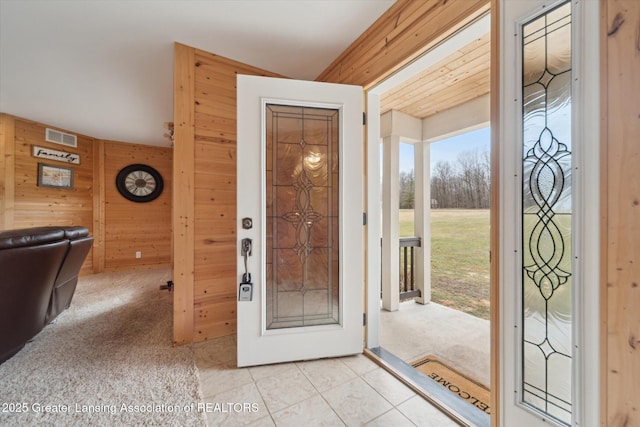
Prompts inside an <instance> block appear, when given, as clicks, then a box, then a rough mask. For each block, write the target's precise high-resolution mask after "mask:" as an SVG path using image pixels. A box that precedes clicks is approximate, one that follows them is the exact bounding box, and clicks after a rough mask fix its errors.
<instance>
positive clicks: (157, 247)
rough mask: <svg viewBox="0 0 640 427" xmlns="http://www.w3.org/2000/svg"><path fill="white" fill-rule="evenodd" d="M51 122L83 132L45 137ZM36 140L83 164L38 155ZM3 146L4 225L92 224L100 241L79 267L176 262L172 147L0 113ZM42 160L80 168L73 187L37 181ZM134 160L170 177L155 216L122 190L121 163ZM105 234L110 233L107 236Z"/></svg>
mask: <svg viewBox="0 0 640 427" xmlns="http://www.w3.org/2000/svg"><path fill="white" fill-rule="evenodd" d="M47 127H49V128H52V129H56V130H59V131H63V132H67V133H71V134H73V135H77V137H78V147H77V148H73V147H67V146H63V145H59V144H54V143H50V142H47V141H45V129H46V128H47ZM33 145H37V146H40V147H47V148H51V149H54V150H58V151H64V152H69V153H75V154H79V155H80V164H79V165H69V164H65V163H61V162H56V161H50V160H43V159H38V158H36V157H33V156H32V146H33ZM0 154H3V156H2V162H1V163H0V195H2V198H1V199H0V209H1V213H0V214H1V215H2V216H1V217H0V218H2V221H1V222H0V229H3V230H6V229H13V228H26V227H36V226H43V225H83V226H86V227H88V228H89V230H90V233H91V235H93V236H94V245H93V250H92V252H91V253H90V254H89V255H88V256H87V259H86V261H85V263H84V265H83V268H82V271H81V274H90V273H97V272H101V271H103V270H104V269H105V267H107V268H108V269H109V270H116V269H128V268H132V267H137V266H141V265H169V264H170V262H171V230H170V228H171V205H170V200H171V178H172V169H171V157H172V150H171V149H170V148H161V147H152V146H146V145H139V144H128V143H116V142H105V141H101V140H97V139H95V138H93V137H90V136H86V135H81V134H78V133H77V132H74V131H72V130H66V129H60V128H57V127H54V126H48V125H45V124H42V123H37V122H34V121H31V120H27V119H22V118H18V117H13V116H10V115H7V114H0ZM39 162H41V163H46V164H50V165H61V166H70V167H71V168H72V169H73V171H74V188H73V189H70V190H65V189H58V188H50V187H38V185H37V182H38V175H37V174H38V163H39ZM131 163H148V164H149V165H151V166H153V167H155V168H156V169H158V170H159V171H160V172H161V173H162V175H163V177H164V178H165V180H166V181H168V182H166V183H165V193H164V194H163V195H162V196H160V198H159V199H158V200H156V201H154V202H151V203H149V205H151V204H154V206H153V216H152V217H150V215H149V210H148V208H149V206H147V209H144V208H143V207H142V205H143V204H138V203H133V202H129V201H127V200H126V199H124V198H123V197H121V196H120V195H119V194H117V196H116V189H115V174H117V171H116V169H117V170H119V168H121V167H123V166H124V165H126V164H131ZM105 195H107V196H108V197H107V196H105ZM122 201H125V202H127V204H123V203H122ZM156 202H157V203H156ZM132 224H135V225H133V226H132ZM105 235H106V236H109V239H108V241H107V240H106V239H105V237H104V236H105ZM151 240H154V242H153V243H151ZM136 248H138V249H136ZM131 250H133V252H131ZM136 250H141V251H142V254H143V256H142V258H141V259H138V260H136V259H135V251H136ZM147 254H148V256H146V255H147ZM107 260H108V261H107ZM131 260H133V261H134V262H131Z"/></svg>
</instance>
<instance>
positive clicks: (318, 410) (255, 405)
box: [193, 336, 457, 427]
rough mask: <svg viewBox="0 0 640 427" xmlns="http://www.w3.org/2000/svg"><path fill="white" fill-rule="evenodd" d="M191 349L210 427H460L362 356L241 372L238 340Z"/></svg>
mask: <svg viewBox="0 0 640 427" xmlns="http://www.w3.org/2000/svg"><path fill="white" fill-rule="evenodd" d="M193 349H194V352H195V356H196V363H197V366H198V370H199V373H200V385H201V390H202V396H203V400H204V402H205V404H209V408H210V410H209V411H208V412H207V422H208V425H209V426H211V427H213V426H278V427H280V426H295V427H297V426H329V427H334V426H384V427H387V426H394V427H402V426H425V427H429V426H433V427H446V426H456V425H457V424H456V423H455V422H453V421H452V420H451V419H449V418H448V417H447V416H446V415H444V414H443V413H441V412H440V411H438V409H436V408H435V407H434V406H432V405H431V404H430V403H428V402H427V401H426V400H424V399H423V398H422V397H420V396H418V395H416V394H415V393H414V392H413V391H411V390H410V389H409V388H407V387H406V386H405V385H404V384H402V383H401V382H399V381H398V380H397V379H396V378H394V377H393V376H392V375H391V374H389V373H388V372H386V371H385V370H384V369H382V368H380V367H379V366H378V365H377V364H375V363H374V362H373V361H371V360H370V359H369V358H367V357H366V356H364V355H361V354H360V355H356V356H348V357H340V358H334V359H321V360H313V361H305V362H296V363H283V364H278V365H268V366H260V367H254V368H237V367H236V365H235V360H236V341H235V336H229V337H222V338H217V339H214V340H210V341H206V342H202V343H198V344H193Z"/></svg>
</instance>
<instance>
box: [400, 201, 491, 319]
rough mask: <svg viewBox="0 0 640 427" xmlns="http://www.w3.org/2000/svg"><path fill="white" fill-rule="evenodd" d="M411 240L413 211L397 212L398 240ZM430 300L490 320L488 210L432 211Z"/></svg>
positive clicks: (403, 210)
mask: <svg viewBox="0 0 640 427" xmlns="http://www.w3.org/2000/svg"><path fill="white" fill-rule="evenodd" d="M409 236H413V210H409V209H402V210H400V237H409ZM431 300H432V301H434V302H437V303H438V304H442V305H446V306H447V307H451V308H453V309H456V310H460V311H464V312H466V313H469V314H472V315H474V316H477V317H481V318H483V319H488V318H489V210H488V209H432V210H431Z"/></svg>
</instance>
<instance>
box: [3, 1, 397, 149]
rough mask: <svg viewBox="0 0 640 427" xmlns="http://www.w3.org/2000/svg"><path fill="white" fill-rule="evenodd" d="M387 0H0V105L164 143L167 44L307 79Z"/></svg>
mask: <svg viewBox="0 0 640 427" xmlns="http://www.w3.org/2000/svg"><path fill="white" fill-rule="evenodd" d="M393 3H394V0H199V1H193V0H182V1H180V0H159V1H158V0H154V1H152V0H127V1H125V0H84V1H80V0H30V1H26V0H22V1H21V0H0V112H3V113H8V114H12V115H15V116H18V117H23V118H26V119H30V120H35V121H38V122H42V123H45V124H48V125H51V126H56V127H60V128H63V129H67V130H70V131H72V132H77V133H82V134H86V135H89V136H93V137H96V138H100V139H107V140H115V141H125V142H133V143H139V144H149V145H161V146H168V145H169V142H168V140H167V139H166V138H165V137H163V134H164V133H165V132H166V130H165V128H164V123H165V122H170V121H173V80H172V79H173V43H174V42H180V43H183V44H186V45H189V46H193V47H196V48H199V49H202V50H205V51H208V52H212V53H216V54H219V55H222V56H226V57H228V58H232V59H235V60H238V61H241V62H244V63H247V64H250V65H254V66H257V67H260V68H263V69H266V70H269V71H273V72H276V73H280V74H282V75H285V76H288V77H291V78H296V79H306V80H313V79H314V78H315V77H316V76H318V75H319V74H320V73H321V72H322V71H323V70H324V69H325V68H326V67H327V66H328V65H329V64H330V63H331V62H332V61H333V60H334V59H335V58H336V57H337V56H338V55H339V54H340V53H342V51H343V50H344V49H345V48H347V47H348V46H349V45H350V44H351V43H352V42H353V41H354V40H355V39H356V38H357V37H358V36H359V35H360V34H361V33H362V32H364V31H365V30H366V29H367V28H368V27H369V26H370V25H371V24H372V23H373V22H374V21H375V20H376V19H377V18H378V17H379V16H380V15H382V13H384V11H385V10H387V9H388V8H389V7H390V6H391V5H392V4H393Z"/></svg>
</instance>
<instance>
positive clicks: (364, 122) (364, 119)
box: [362, 112, 367, 126]
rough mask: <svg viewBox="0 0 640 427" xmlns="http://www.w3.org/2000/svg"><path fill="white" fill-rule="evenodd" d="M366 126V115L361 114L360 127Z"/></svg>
mask: <svg viewBox="0 0 640 427" xmlns="http://www.w3.org/2000/svg"><path fill="white" fill-rule="evenodd" d="M366 124H367V113H365V112H363V113H362V125H363V126H365V125H366Z"/></svg>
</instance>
